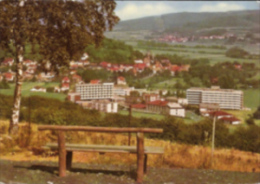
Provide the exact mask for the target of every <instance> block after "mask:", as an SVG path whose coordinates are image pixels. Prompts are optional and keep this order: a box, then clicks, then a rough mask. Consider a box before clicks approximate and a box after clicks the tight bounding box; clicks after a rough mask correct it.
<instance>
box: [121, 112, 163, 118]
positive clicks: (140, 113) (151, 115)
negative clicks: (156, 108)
mask: <svg viewBox="0 0 260 184" xmlns="http://www.w3.org/2000/svg"><path fill="white" fill-rule="evenodd" d="M119 114H122V115H128V114H129V111H126V110H121V111H119ZM132 116H133V117H136V118H151V119H155V120H162V119H164V118H165V116H164V115H160V114H148V113H143V112H135V111H133V112H132Z"/></svg>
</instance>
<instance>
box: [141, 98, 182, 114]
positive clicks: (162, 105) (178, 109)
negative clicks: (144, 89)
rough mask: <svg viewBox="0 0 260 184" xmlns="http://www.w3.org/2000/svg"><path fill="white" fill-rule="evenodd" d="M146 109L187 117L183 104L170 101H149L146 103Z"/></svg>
mask: <svg viewBox="0 0 260 184" xmlns="http://www.w3.org/2000/svg"><path fill="white" fill-rule="evenodd" d="M146 110H147V111H150V112H153V113H158V114H169V115H171V116H178V117H185V109H184V108H183V107H182V106H181V105H179V104H177V103H169V102H168V101H162V100H157V101H153V102H149V103H147V104H146Z"/></svg>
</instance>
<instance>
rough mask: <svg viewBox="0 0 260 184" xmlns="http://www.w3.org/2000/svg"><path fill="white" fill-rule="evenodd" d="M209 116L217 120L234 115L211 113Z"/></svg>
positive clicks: (222, 112)
mask: <svg viewBox="0 0 260 184" xmlns="http://www.w3.org/2000/svg"><path fill="white" fill-rule="evenodd" d="M207 114H208V116H209V117H211V118H214V117H216V118H217V119H221V118H231V117H233V115H232V114H229V113H227V112H225V111H211V112H208V113H207ZM206 116H207V115H206Z"/></svg>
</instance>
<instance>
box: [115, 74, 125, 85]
mask: <svg viewBox="0 0 260 184" xmlns="http://www.w3.org/2000/svg"><path fill="white" fill-rule="evenodd" d="M117 85H126V80H125V78H124V77H122V76H119V77H117Z"/></svg>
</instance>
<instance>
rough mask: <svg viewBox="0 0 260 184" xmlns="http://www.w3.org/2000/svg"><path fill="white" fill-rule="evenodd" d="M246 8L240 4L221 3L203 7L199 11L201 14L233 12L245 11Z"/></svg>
mask: <svg viewBox="0 0 260 184" xmlns="http://www.w3.org/2000/svg"><path fill="white" fill-rule="evenodd" d="M244 9H245V7H244V6H241V5H238V4H231V3H226V2H221V3H218V4H216V5H203V6H201V8H200V9H199V11H200V12H225V11H233V10H244Z"/></svg>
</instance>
